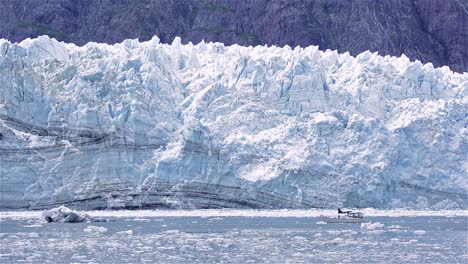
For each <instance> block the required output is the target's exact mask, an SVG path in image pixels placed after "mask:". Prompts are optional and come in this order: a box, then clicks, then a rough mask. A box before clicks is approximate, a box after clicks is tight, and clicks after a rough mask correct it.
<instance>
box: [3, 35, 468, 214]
mask: <svg viewBox="0 0 468 264" xmlns="http://www.w3.org/2000/svg"><path fill="white" fill-rule="evenodd" d="M467 106H468V73H464V74H458V73H453V72H452V71H450V69H449V68H448V67H442V68H433V66H432V65H431V64H426V65H422V64H421V63H420V62H418V61H416V62H410V61H409V59H408V58H407V57H405V56H404V55H403V56H402V57H399V58H396V57H389V56H385V57H382V56H379V55H378V54H377V53H371V52H364V53H362V54H360V55H358V56H357V57H355V58H354V57H352V56H350V55H349V54H347V53H345V54H338V53H337V52H336V51H330V50H327V51H319V50H318V47H315V46H310V47H307V48H300V47H296V48H294V49H292V48H290V47H288V46H285V47H282V48H280V47H267V46H257V47H242V46H237V45H233V46H224V45H223V44H221V43H204V42H201V43H199V44H197V45H193V44H192V43H189V44H185V45H183V44H182V43H181V40H180V38H176V39H175V40H174V42H173V43H172V45H167V44H161V43H159V39H158V38H157V37H154V38H153V39H152V40H150V41H148V42H141V43H140V42H139V41H138V40H125V41H124V42H122V43H119V44H115V45H107V44H99V43H88V44H86V45H85V46H83V47H78V46H75V45H74V44H67V43H62V42H57V41H56V40H55V39H50V38H49V37H47V36H42V37H38V38H36V39H27V40H24V41H22V42H21V43H11V42H9V41H8V40H5V39H2V40H0V191H1V196H0V209H12V208H46V207H52V206H56V205H58V204H68V205H69V206H72V207H75V208H82V209H98V208H150V207H183V208H221V207H237V208H312V207H329V208H331V207H334V206H337V205H340V206H341V205H344V206H348V207H379V208H398V207H410V208H436V209H437V208H444V209H451V208H467V205H468V201H467V200H468V198H467V191H468V190H467V188H468V187H467V186H468V179H467V178H468V177H467V176H466V175H467V162H466V161H467V158H466V153H468V151H467V150H468V148H467V141H466V138H467V135H468V130H467V128H466V126H467V124H468V122H467V121H468V119H467V114H466V113H467Z"/></svg>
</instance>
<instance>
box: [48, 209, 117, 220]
mask: <svg viewBox="0 0 468 264" xmlns="http://www.w3.org/2000/svg"><path fill="white" fill-rule="evenodd" d="M41 218H42V219H43V220H45V221H46V222H47V223H53V222H56V223H81V222H109V221H108V220H107V219H104V218H94V217H90V216H89V215H88V214H86V213H83V214H82V213H79V212H77V211H74V210H72V209H70V208H68V207H66V206H63V205H62V206H60V207H57V208H52V209H50V210H47V211H44V212H42V216H41Z"/></svg>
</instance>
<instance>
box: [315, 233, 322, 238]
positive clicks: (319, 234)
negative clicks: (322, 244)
mask: <svg viewBox="0 0 468 264" xmlns="http://www.w3.org/2000/svg"><path fill="white" fill-rule="evenodd" d="M322 236H323V235H322V233H317V234H315V235H314V237H322Z"/></svg>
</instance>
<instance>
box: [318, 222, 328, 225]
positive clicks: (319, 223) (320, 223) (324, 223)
mask: <svg viewBox="0 0 468 264" xmlns="http://www.w3.org/2000/svg"><path fill="white" fill-rule="evenodd" d="M316 224H317V225H326V224H327V223H326V222H324V221H318V222H317V223H316Z"/></svg>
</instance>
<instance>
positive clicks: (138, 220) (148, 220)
mask: <svg viewBox="0 0 468 264" xmlns="http://www.w3.org/2000/svg"><path fill="white" fill-rule="evenodd" d="M133 221H137V222H151V219H148V218H134V219H133Z"/></svg>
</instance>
